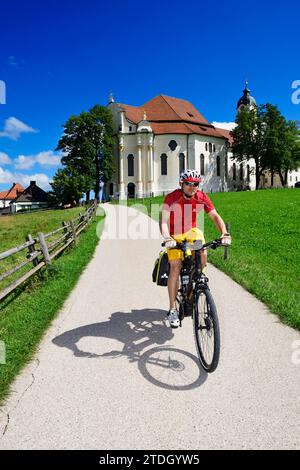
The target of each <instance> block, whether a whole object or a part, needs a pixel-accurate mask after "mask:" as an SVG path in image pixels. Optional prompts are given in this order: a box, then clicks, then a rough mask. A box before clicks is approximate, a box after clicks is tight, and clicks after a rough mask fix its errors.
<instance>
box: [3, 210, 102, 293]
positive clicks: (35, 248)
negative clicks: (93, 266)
mask: <svg viewBox="0 0 300 470" xmlns="http://www.w3.org/2000/svg"><path fill="white" fill-rule="evenodd" d="M96 210H97V201H94V202H93V203H92V204H91V205H90V206H89V207H88V209H87V210H86V212H84V214H79V216H77V217H76V218H74V219H72V220H70V221H68V222H63V223H62V227H60V228H58V229H56V230H53V231H52V232H50V233H46V234H44V233H42V232H40V233H38V235H37V237H36V238H32V236H31V235H30V234H29V235H28V236H27V242H25V243H23V244H22V245H19V246H17V247H15V248H11V249H10V250H7V251H4V252H3V253H0V262H1V260H4V259H7V258H9V257H11V256H13V255H15V254H17V253H20V252H22V251H24V250H26V251H24V254H26V259H25V260H24V261H22V262H21V263H19V264H17V265H16V266H14V267H13V268H11V269H9V271H6V272H4V273H3V274H0V282H1V281H3V280H4V279H7V278H9V277H10V276H12V275H13V274H15V273H16V272H17V271H19V270H20V269H22V268H24V267H25V266H28V265H30V264H32V265H33V267H32V268H31V269H30V270H29V271H28V272H26V273H25V274H23V275H22V276H21V277H19V278H18V279H16V280H14V281H13V282H11V283H10V284H9V285H8V286H7V287H6V288H5V289H4V290H2V291H0V300H2V299H4V297H6V296H7V295H8V294H10V293H11V292H12V291H14V290H15V289H16V288H17V287H18V286H20V285H21V284H22V283H23V282H25V281H27V279H29V278H30V277H31V276H33V275H34V274H36V273H37V272H39V271H40V269H41V268H42V267H43V266H46V267H47V266H50V265H51V263H52V260H53V259H54V258H55V257H56V256H58V255H59V254H60V253H62V252H63V251H64V250H65V249H66V248H67V247H68V246H69V245H71V244H72V243H74V244H76V242H77V237H78V235H79V234H80V233H81V232H82V230H84V229H85V228H86V227H87V226H88V225H89V224H90V223H91V221H92V219H93V218H94V216H95V214H96ZM53 237H55V238H54V240H53V239H52V238H53ZM50 238H51V241H50V240H49V239H50Z"/></svg>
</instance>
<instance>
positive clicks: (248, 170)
mask: <svg viewBox="0 0 300 470" xmlns="http://www.w3.org/2000/svg"><path fill="white" fill-rule="evenodd" d="M247 181H248V183H249V182H250V165H247Z"/></svg>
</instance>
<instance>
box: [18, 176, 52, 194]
mask: <svg viewBox="0 0 300 470" xmlns="http://www.w3.org/2000/svg"><path fill="white" fill-rule="evenodd" d="M14 177H15V179H14V181H16V182H18V183H21V185H22V186H23V187H24V188H26V187H27V186H29V185H30V181H36V184H37V185H38V186H39V187H40V188H42V189H44V190H45V191H49V190H50V189H51V186H50V184H49V181H52V180H50V179H49V177H48V176H47V175H45V174H44V173H36V174H34V175H24V174H22V173H20V174H17V173H16V174H15V175H14Z"/></svg>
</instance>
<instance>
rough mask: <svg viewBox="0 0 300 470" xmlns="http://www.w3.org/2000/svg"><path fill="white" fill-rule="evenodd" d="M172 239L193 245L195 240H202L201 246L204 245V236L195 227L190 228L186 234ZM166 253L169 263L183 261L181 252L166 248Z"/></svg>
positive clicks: (174, 236)
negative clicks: (176, 260) (177, 260)
mask: <svg viewBox="0 0 300 470" xmlns="http://www.w3.org/2000/svg"><path fill="white" fill-rule="evenodd" d="M172 238H174V240H176V241H177V242H182V241H183V240H187V242H188V243H193V242H194V241H196V240H202V242H203V244H204V243H205V239H204V234H203V232H202V231H201V230H200V229H199V228H197V227H194V228H191V229H190V230H189V231H188V232H186V233H182V234H179V235H173V236H172ZM167 253H168V259H169V261H173V260H175V259H180V260H183V251H181V250H177V249H176V248H167Z"/></svg>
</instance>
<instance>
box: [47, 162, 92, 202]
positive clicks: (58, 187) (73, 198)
mask: <svg viewBox="0 0 300 470" xmlns="http://www.w3.org/2000/svg"><path fill="white" fill-rule="evenodd" d="M50 184H51V186H52V190H53V191H52V192H50V193H49V196H50V199H51V201H52V203H55V204H57V205H59V204H72V205H74V204H78V203H79V200H80V199H81V198H82V196H83V189H82V188H83V187H84V186H85V184H86V182H85V175H82V174H79V173H74V172H73V173H72V172H71V171H70V169H68V168H63V169H59V170H57V172H56V174H55V176H54V178H53V182H52V183H50Z"/></svg>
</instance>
